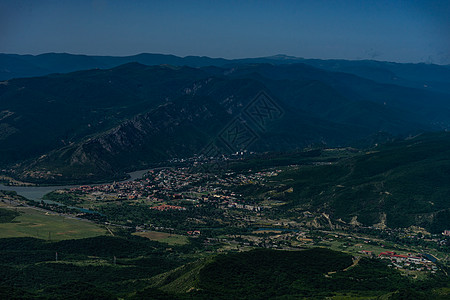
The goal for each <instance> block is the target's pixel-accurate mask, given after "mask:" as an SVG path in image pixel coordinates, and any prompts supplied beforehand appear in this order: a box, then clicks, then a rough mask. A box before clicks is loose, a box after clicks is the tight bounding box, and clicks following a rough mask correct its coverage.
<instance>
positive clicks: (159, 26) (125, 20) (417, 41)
mask: <svg viewBox="0 0 450 300" xmlns="http://www.w3.org/2000/svg"><path fill="white" fill-rule="evenodd" d="M449 16H450V0H441V1H437V0H409V1H395V0H391V1H388V0H378V1H375V0H374V1H368V0H359V1H356V0H347V1H339V0H327V1H325V0H311V1H306V0H298V1H289V0H278V1H265V0H259V1H256V0H254V1H250V0H248V1H245V0H241V1H211V0H210V1H205V0H203V1H200V0H198V1H195V0H192V1H189V0H184V1H183V0H178V1H175V0H174V1H170V0H165V1H164V0H162V1H151V0H148V1H139V0H128V1H121V0H90V1H88V0H73V1H67V0H58V1H53V0H0V53H17V54H41V53H48V52H59V53H61V52H66V53H73V54H88V55H114V56H127V55H134V54H139V53H163V54H174V55H177V56H188V55H196V56H209V57H223V58H229V59H232V58H246V57H263V56H271V55H276V54H285V55H290V56H297V57H304V58H320V59H352V60H355V59H375V60H382V61H394V62H426V63H436V64H450V17H449Z"/></svg>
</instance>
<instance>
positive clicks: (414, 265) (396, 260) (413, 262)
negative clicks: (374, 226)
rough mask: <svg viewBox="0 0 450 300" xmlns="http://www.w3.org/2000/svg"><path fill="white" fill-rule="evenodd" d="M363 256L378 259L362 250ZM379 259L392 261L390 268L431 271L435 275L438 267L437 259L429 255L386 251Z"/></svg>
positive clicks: (379, 255)
mask: <svg viewBox="0 0 450 300" xmlns="http://www.w3.org/2000/svg"><path fill="white" fill-rule="evenodd" d="M360 252H361V253H362V254H365V255H368V256H371V257H376V256H375V254H374V253H373V252H372V251H367V250H362V251H360ZM378 258H380V259H387V260H390V262H391V264H390V266H393V267H395V268H398V269H410V270H417V271H431V272H432V273H435V272H436V271H437V270H438V267H437V266H436V265H435V262H436V258H435V257H434V256H432V255H429V254H415V255H413V254H411V253H408V254H406V255H405V254H398V253H396V252H395V251H385V252H381V253H380V254H378Z"/></svg>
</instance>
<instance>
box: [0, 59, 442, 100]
mask: <svg viewBox="0 0 450 300" xmlns="http://www.w3.org/2000/svg"><path fill="white" fill-rule="evenodd" d="M130 62H137V63H140V64H144V65H163V64H166V65H173V66H189V67H206V66H217V67H229V66H231V65H234V64H242V63H245V64H249V63H252V64H254V63H268V64H274V65H280V64H297V63H303V64H307V65H311V66H314V67H317V68H320V69H324V70H328V71H332V72H344V73H350V74H354V75H357V76H359V77H362V78H366V79H370V80H374V81H377V82H380V83H388V84H397V85H402V86H408V87H414V88H425V89H428V90H430V89H431V90H438V91H440V90H441V91H445V92H450V65H434V64H425V63H420V64H413V63H408V64H405V63H393V62H382V61H375V60H353V61H350V60H337V59H332V60H321V59H304V58H299V57H293V56H287V55H274V56H269V57H260V58H244V59H231V60H230V59H223V58H210V57H206V56H186V57H179V56H175V55H166V54H151V53H142V54H138V55H131V56H94V55H75V54H68V53H45V54H40V55H18V54H0V80H7V79H12V78H21V77H35V76H43V75H48V74H52V73H68V72H74V71H81V70H89V69H97V68H100V69H109V68H114V67H117V66H119V65H123V64H126V63H130Z"/></svg>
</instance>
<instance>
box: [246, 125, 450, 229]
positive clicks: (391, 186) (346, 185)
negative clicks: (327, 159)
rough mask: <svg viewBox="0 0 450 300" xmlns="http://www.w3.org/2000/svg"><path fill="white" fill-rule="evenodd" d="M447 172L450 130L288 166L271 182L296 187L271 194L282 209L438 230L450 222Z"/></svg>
mask: <svg viewBox="0 0 450 300" xmlns="http://www.w3.org/2000/svg"><path fill="white" fill-rule="evenodd" d="M285 159H286V158H285ZM293 161H295V160H293ZM254 163H255V162H253V164H254ZM449 177H450V134H448V133H438V134H423V135H419V136H417V137H414V138H411V139H406V140H398V141H395V142H391V143H388V144H383V145H379V146H377V147H375V148H373V149H371V150H370V151H367V152H363V153H361V154H355V155H352V156H351V157H348V158H343V159H340V160H339V161H337V162H333V163H331V164H326V165H314V166H312V165H300V166H298V167H293V168H288V169H287V170H286V171H284V172H281V173H280V175H278V176H276V177H274V179H273V182H275V183H273V184H274V185H275V186H277V185H279V184H281V187H283V188H282V190H287V189H288V188H292V189H293V191H292V192H291V193H282V194H279V195H278V196H275V197H273V198H275V199H277V197H278V199H281V200H283V201H286V202H287V204H286V205H285V206H283V207H282V208H281V209H282V210H283V211H285V210H287V209H293V211H295V210H296V209H298V208H301V209H305V210H311V209H312V210H316V209H317V210H318V211H325V212H328V213H330V214H331V215H332V216H333V217H334V218H335V219H338V218H341V219H342V220H344V221H346V222H350V221H351V220H352V219H353V220H354V221H355V219H354V218H355V217H356V218H357V219H356V220H357V221H358V222H361V223H363V224H365V225H373V224H376V223H379V225H381V226H383V225H387V226H389V227H408V226H411V225H417V226H422V227H425V228H427V229H428V230H430V231H432V232H436V233H440V232H442V231H443V230H445V229H446V228H450V210H449V206H450V202H449V198H448V195H449V194H450V182H449V180H448V178H449ZM268 189H269V190H270V187H266V188H265V189H263V190H262V192H263V193H266V192H267V190H268Z"/></svg>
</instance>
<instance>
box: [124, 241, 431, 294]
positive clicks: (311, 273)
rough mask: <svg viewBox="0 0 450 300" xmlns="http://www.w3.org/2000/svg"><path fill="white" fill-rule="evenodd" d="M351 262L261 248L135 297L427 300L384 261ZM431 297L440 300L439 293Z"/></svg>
mask: <svg viewBox="0 0 450 300" xmlns="http://www.w3.org/2000/svg"><path fill="white" fill-rule="evenodd" d="M352 259H354V258H353V257H352V256H350V255H348V254H344V253H342V252H336V251H331V250H327V249H322V248H313V249H309V250H303V251H275V250H268V249H256V250H252V251H248V252H241V253H230V254H226V255H219V256H217V257H215V258H214V259H209V260H208V261H205V262H203V263H200V262H197V263H195V264H192V265H188V266H184V267H181V268H178V269H176V270H172V271H169V272H167V273H164V274H161V275H158V276H156V277H154V280H152V281H153V282H154V283H153V285H152V287H151V288H147V289H144V290H142V291H139V292H137V293H136V294H135V295H134V296H133V297H132V299H142V298H147V297H152V296H153V297H157V296H156V295H159V297H161V298H158V297H157V298H158V299H168V298H172V299H173V298H175V299H230V298H231V299H274V298H277V299H278V298H295V299H311V298H314V299H322V298H324V297H333V296H336V297H351V298H353V297H380V296H382V297H384V299H395V297H397V296H406V295H407V294H410V295H411V296H414V297H416V299H421V298H425V294H424V293H423V292H418V291H414V288H415V287H414V286H415V285H416V284H417V283H412V282H410V281H409V280H408V279H406V278H405V277H404V276H401V275H400V273H399V272H398V271H395V270H392V269H389V268H388V267H387V266H386V265H385V264H384V263H383V262H380V261H378V260H375V259H373V260H372V259H368V258H362V259H361V260H357V261H352ZM429 287H430V285H429ZM428 296H431V297H433V298H435V299H438V296H437V295H432V294H429V295H428ZM417 297H418V298H417Z"/></svg>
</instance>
